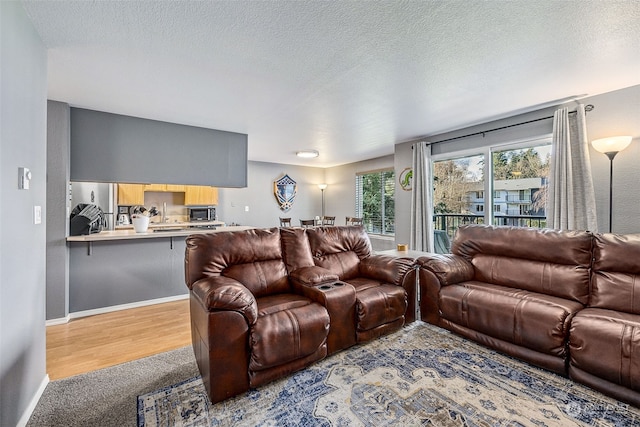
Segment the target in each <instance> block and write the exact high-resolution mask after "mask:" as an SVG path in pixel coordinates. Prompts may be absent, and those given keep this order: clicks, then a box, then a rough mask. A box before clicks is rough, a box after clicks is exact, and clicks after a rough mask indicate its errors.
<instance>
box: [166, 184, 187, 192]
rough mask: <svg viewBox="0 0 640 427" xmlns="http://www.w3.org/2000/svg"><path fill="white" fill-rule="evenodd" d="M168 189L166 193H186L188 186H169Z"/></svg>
mask: <svg viewBox="0 0 640 427" xmlns="http://www.w3.org/2000/svg"><path fill="white" fill-rule="evenodd" d="M166 187H167V188H166V190H165V191H170V192H172V193H184V192H185V189H186V185H176V184H167V185H166Z"/></svg>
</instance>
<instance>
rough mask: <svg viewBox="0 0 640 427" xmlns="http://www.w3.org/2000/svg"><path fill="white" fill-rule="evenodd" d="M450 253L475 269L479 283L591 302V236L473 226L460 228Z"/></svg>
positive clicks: (519, 228)
mask: <svg viewBox="0 0 640 427" xmlns="http://www.w3.org/2000/svg"><path fill="white" fill-rule="evenodd" d="M451 249H452V252H453V253H454V254H456V255H460V256H462V257H464V258H466V259H467V260H468V261H469V262H471V264H473V267H474V271H475V280H479V281H483V282H488V283H494V284H497V285H501V286H508V287H512V288H517V289H525V290H528V291H532V292H538V293H543V294H547V295H553V296H557V297H560V298H566V299H571V300H574V301H578V302H580V303H582V304H585V305H586V304H587V303H588V301H589V275H590V268H591V258H592V234H591V233H590V232H588V231H558V230H550V229H534V228H523V227H494V226H488V225H468V226H462V227H460V228H459V229H458V231H457V233H456V236H455V239H454V242H453V245H452V248H451Z"/></svg>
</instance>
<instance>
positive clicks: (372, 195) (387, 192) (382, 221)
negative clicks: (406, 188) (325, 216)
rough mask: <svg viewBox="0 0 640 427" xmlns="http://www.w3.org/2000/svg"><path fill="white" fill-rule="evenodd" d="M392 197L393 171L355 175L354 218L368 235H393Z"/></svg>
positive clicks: (393, 185)
mask: <svg viewBox="0 0 640 427" xmlns="http://www.w3.org/2000/svg"><path fill="white" fill-rule="evenodd" d="M394 195H395V173H394V171H393V169H389V170H382V171H376V172H366V173H362V174H357V175H356V216H357V217H361V218H362V224H363V226H364V228H365V230H366V231H367V232H368V233H372V234H384V235H391V236H393V235H394V234H395V224H396V219H395V199H394Z"/></svg>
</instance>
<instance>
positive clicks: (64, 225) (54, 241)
mask: <svg viewBox="0 0 640 427" xmlns="http://www.w3.org/2000/svg"><path fill="white" fill-rule="evenodd" d="M69 125H70V122H69V105H68V104H66V103H63V102H55V101H49V102H47V285H46V288H47V319H62V318H65V317H66V316H67V315H68V314H69V269H68V267H69V249H68V247H67V241H66V237H67V235H68V234H69V233H68V228H69V220H68V218H69V214H70V204H69Z"/></svg>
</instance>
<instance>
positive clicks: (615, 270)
mask: <svg viewBox="0 0 640 427" xmlns="http://www.w3.org/2000/svg"><path fill="white" fill-rule="evenodd" d="M593 253H594V261H593V276H592V283H591V299H590V301H589V306H591V307H599V308H606V309H610V310H616V311H623V312H626V313H632V314H640V234H626V235H619V234H596V235H595V236H594V249H593Z"/></svg>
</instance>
